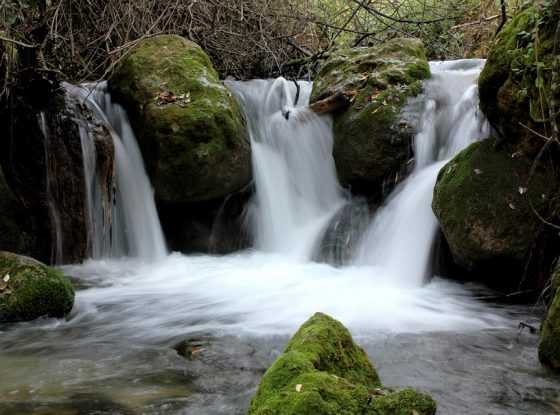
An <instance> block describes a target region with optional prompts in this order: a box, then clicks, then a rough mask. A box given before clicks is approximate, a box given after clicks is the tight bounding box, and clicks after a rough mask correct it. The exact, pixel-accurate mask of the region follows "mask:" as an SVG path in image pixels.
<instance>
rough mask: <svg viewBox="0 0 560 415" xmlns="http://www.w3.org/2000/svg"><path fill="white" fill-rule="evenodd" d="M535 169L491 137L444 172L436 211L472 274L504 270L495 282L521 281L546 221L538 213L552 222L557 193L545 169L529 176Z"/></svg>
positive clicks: (458, 259)
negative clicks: (550, 213)
mask: <svg viewBox="0 0 560 415" xmlns="http://www.w3.org/2000/svg"><path fill="white" fill-rule="evenodd" d="M532 165H533V161H532V160H530V159H527V158H524V157H522V156H520V155H516V154H515V153H514V154H512V148H509V147H496V140H495V139H487V140H483V141H480V142H477V143H474V144H472V145H470V146H469V147H468V148H467V149H465V150H463V151H462V152H461V153H459V154H458V155H457V156H456V157H455V158H453V159H452V160H451V161H450V162H449V163H448V164H447V165H445V166H444V167H443V168H442V169H441V171H440V173H439V176H438V180H437V183H436V186H435V189H434V198H433V203H432V207H433V210H434V212H435V214H436V216H437V218H438V220H439V223H440V225H441V229H442V231H443V234H444V235H445V238H446V240H447V242H448V243H449V247H450V249H451V252H452V255H453V258H454V260H455V262H457V263H458V264H459V265H462V266H463V267H465V268H467V269H468V270H472V271H474V270H476V271H484V270H485V269H493V270H496V271H497V270H501V272H497V273H496V275H494V277H493V278H496V279H498V278H502V277H503V278H506V279H509V282H510V283H511V284H515V283H516V281H518V280H517V279H516V278H517V277H519V276H520V275H521V274H522V271H523V266H522V265H523V264H524V260H525V259H526V257H527V254H528V253H529V251H530V249H531V246H532V244H533V242H534V241H535V238H536V237H537V235H538V233H539V228H540V225H541V223H542V222H541V221H540V220H539V218H538V217H537V214H536V213H535V212H538V213H539V214H540V215H541V216H543V217H545V218H548V216H547V209H548V205H549V201H550V200H551V199H552V197H553V196H554V194H555V191H556V183H555V182H556V180H554V179H553V178H552V175H551V173H550V172H548V171H547V170H546V169H545V168H544V167H542V166H539V167H538V168H536V169H535V171H534V174H533V175H532V177H531V178H530V176H531V174H530V173H531V168H532ZM529 178H530V179H529ZM481 276H482V275H481ZM490 282H491V281H490ZM500 284H501V282H500Z"/></svg>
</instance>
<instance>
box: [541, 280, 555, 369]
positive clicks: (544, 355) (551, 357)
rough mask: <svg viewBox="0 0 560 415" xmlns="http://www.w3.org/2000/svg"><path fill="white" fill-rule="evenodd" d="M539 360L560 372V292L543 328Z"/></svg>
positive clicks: (553, 302) (549, 310)
mask: <svg viewBox="0 0 560 415" xmlns="http://www.w3.org/2000/svg"><path fill="white" fill-rule="evenodd" d="M539 360H540V361H541V363H542V364H543V365H545V366H547V367H550V368H551V369H554V370H557V371H560V293H559V292H558V291H557V292H556V295H555V297H554V300H553V301H552V304H551V305H550V308H549V309H548V313H547V315H546V317H545V319H544V321H543V323H542V326H541V333H540V343H539Z"/></svg>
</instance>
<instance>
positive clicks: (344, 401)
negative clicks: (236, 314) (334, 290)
mask: <svg viewBox="0 0 560 415" xmlns="http://www.w3.org/2000/svg"><path fill="white" fill-rule="evenodd" d="M435 412H436V404H435V402H434V401H433V400H432V399H431V398H430V397H429V396H427V395H423V394H420V393H418V392H415V391H413V390H411V389H405V390H403V391H400V392H392V391H389V390H387V389H383V388H382V385H381V382H380V380H379V376H378V375H377V372H376V370H375V368H374V367H373V366H372V364H371V363H370V361H369V360H368V358H367V355H366V353H365V352H364V350H363V349H362V348H360V347H359V346H357V345H356V344H355V343H354V341H353V340H352V337H351V335H350V333H349V332H348V330H347V329H346V328H345V327H344V326H343V325H342V324H341V323H340V322H338V321H336V320H334V319H332V318H331V317H329V316H327V315H325V314H321V313H317V314H315V315H313V316H312V317H311V318H310V319H309V320H308V321H307V322H306V323H305V324H304V325H303V326H301V327H300V329H299V330H298V332H297V333H296V334H295V335H294V337H293V338H292V339H291V340H290V342H289V343H288V346H287V347H286V350H285V351H284V354H282V355H281V356H280V357H279V358H278V359H277V360H276V362H274V364H273V365H272V366H271V367H270V369H268V371H267V372H266V373H265V375H264V377H263V379H262V381H261V384H260V386H259V388H258V390H257V393H256V395H255V397H254V398H253V400H252V401H251V406H250V408H249V415H296V414H297V415H307V414H309V415H311V414H313V415H357V414H360V415H362V414H371V415H373V414H376V415H405V414H406V415H412V414H415V413H417V414H418V415H428V414H435Z"/></svg>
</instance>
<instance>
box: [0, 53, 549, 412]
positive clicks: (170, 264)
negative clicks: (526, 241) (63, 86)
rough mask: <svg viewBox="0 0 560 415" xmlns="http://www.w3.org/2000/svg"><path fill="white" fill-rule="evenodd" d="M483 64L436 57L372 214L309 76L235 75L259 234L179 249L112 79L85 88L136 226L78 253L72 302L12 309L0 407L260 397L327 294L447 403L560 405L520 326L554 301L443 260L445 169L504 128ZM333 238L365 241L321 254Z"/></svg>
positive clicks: (392, 374) (460, 408) (388, 365)
mask: <svg viewBox="0 0 560 415" xmlns="http://www.w3.org/2000/svg"><path fill="white" fill-rule="evenodd" d="M483 64H484V63H483V62H482V61H456V62H444V63H433V64H432V65H431V66H432V73H433V76H432V79H431V80H429V81H427V82H426V83H425V93H424V95H423V97H422V110H421V116H420V117H419V118H420V121H421V122H420V124H419V125H418V134H417V136H416V138H415V144H414V153H415V160H414V166H413V168H412V169H411V172H410V176H409V177H408V178H407V179H406V180H405V181H404V182H402V183H401V184H400V185H398V186H397V187H396V189H395V190H394V191H393V192H392V194H391V195H390V196H389V197H388V198H387V200H386V202H385V204H384V205H383V206H382V207H381V208H380V209H379V210H378V211H377V212H376V214H375V215H374V216H373V217H371V218H369V217H368V215H367V213H366V214H365V216H366V217H365V218H364V217H363V215H364V209H361V208H360V209H354V208H351V207H353V206H358V205H359V201H356V200H353V199H352V197H351V196H350V194H349V193H348V192H347V191H345V189H343V188H342V187H341V186H340V184H339V183H338V180H337V177H336V170H335V164H334V160H333V157H332V141H333V137H332V128H331V127H332V125H331V124H332V121H331V119H330V118H329V117H326V116H317V115H316V114H313V113H310V112H309V111H308V110H307V109H306V104H307V102H308V100H309V95H310V92H311V88H312V85H311V84H310V83H304V82H300V83H299V84H298V87H296V85H295V84H294V83H293V82H288V81H286V80H284V79H277V80H267V81H263V80H261V81H250V82H242V83H241V82H237V83H229V87H230V88H231V89H232V91H233V92H234V94H235V96H236V97H237V99H238V100H239V101H240V102H241V104H242V106H243V108H244V111H245V114H246V117H247V119H248V128H249V132H250V136H251V144H252V149H253V170H254V177H255V186H256V192H255V195H254V196H253V199H252V200H251V202H250V209H249V216H250V217H249V223H250V227H251V229H250V231H251V235H252V238H253V246H254V248H253V249H251V250H247V251H244V252H239V253H236V254H230V255H226V256H209V255H189V256H185V255H182V254H179V253H173V254H170V255H167V254H166V251H165V244H164V242H163V238H162V236H161V233H160V232H161V229H160V227H159V221H158V220H157V214H155V205H154V202H153V193H152V192H151V189H150V186H149V182H148V179H147V176H146V174H145V170H144V168H143V165H142V164H141V159H140V158H139V153H138V151H137V146H136V143H135V142H134V135H133V133H132V130H131V129H130V128H129V124H128V121H127V120H126V114H125V113H124V112H123V111H122V109H120V108H119V107H118V106H114V105H113V104H112V103H111V101H110V96H108V95H107V94H106V91H105V89H104V87H102V88H101V89H97V90H95V91H94V93H93V94H92V93H91V91H89V92H88V91H87V89H83V90H73V93H74V94H75V95H76V94H77V95H80V94H82V95H83V97H84V99H85V100H86V101H87V102H86V104H88V105H90V106H92V108H93V109H97V111H98V112H99V114H100V115H99V116H100V118H105V121H106V123H107V125H108V127H110V128H111V132H112V134H113V135H114V136H115V137H114V140H115V142H116V145H117V151H118V152H120V154H121V156H122V157H123V158H121V159H120V161H119V157H117V182H118V187H119V189H117V190H118V192H119V194H120V196H118V197H117V199H116V201H115V203H116V205H115V207H114V209H115V210H116V211H119V212H120V213H115V215H116V220H118V218H119V217H120V218H121V219H123V220H121V222H119V223H118V226H120V227H119V228H117V230H118V232H117V233H118V234H122V235H123V238H122V239H124V240H125V241H124V242H122V241H120V240H117V242H115V245H113V244H112V243H111V241H109V242H107V241H106V240H101V241H99V244H98V245H99V246H101V247H105V248H103V249H105V250H107V253H106V255H101V254H99V252H102V251H103V249H99V250H97V251H96V254H95V255H92V256H93V257H97V259H92V260H89V261H86V262H85V263H84V264H80V265H68V266H64V267H62V269H63V271H64V272H65V273H66V274H68V275H70V276H71V277H72V279H73V282H74V284H75V286H76V287H77V296H76V304H75V307H74V309H73V311H72V313H71V315H70V316H69V317H68V319H66V320H53V319H40V320H37V321H33V322H29V323H19V324H12V325H2V326H0V373H1V376H0V414H1V415H4V414H6V415H8V414H9V415H12V414H26V413H34V414H45V415H51V414H52V415H54V414H56V415H58V414H62V415H65V414H69V415H70V414H91V415H93V414H96V415H100V414H138V415H139V414H228V415H229V414H243V413H245V411H246V409H247V407H248V404H249V401H250V398H251V396H252V395H253V394H254V392H255V390H256V387H257V385H258V382H259V380H260V378H261V377H262V374H263V373H264V371H265V370H266V369H267V368H268V367H269V366H270V364H271V363H272V362H273V361H274V359H275V358H277V357H278V355H279V354H280V353H281V352H282V350H283V347H284V346H285V344H286V343H287V341H288V339H289V337H290V336H291V335H292V334H293V333H294V331H295V330H296V329H297V328H298V327H299V325H301V324H302V323H303V322H304V321H305V320H306V319H307V318H309V317H310V316H311V315H312V314H313V313H314V312H317V311H321V312H325V313H328V314H330V315H331V316H333V317H335V318H337V319H339V320H340V321H341V322H342V323H344V324H345V325H346V326H347V327H348V328H349V329H350V331H351V332H352V334H353V335H354V337H355V339H356V341H357V342H358V343H360V345H362V346H363V347H364V348H365V349H366V351H367V352H368V355H369V356H370V357H371V358H372V360H373V361H374V363H375V366H376V367H377V368H378V370H379V372H380V376H381V379H382V381H383V382H384V384H385V385H387V386H390V387H395V388H399V387H405V386H411V387H415V388H418V389H419V390H422V391H424V392H427V393H430V394H431V395H432V396H433V397H434V398H435V399H436V400H437V402H438V413H439V414H449V415H457V414H527V415H529V414H530V415H533V414H557V413H560V399H559V396H560V382H559V381H560V377H558V376H555V375H552V374H550V373H547V371H546V370H545V369H543V368H542V367H541V366H540V365H539V363H538V360H537V357H536V346H537V342H538V336H537V334H534V333H531V332H530V331H529V330H527V329H525V330H521V331H520V330H519V328H518V327H519V323H520V322H525V323H529V324H532V325H538V323H539V321H540V318H541V317H542V312H543V311H542V310H541V309H539V308H536V307H529V306H511V305H509V306H505V305H500V304H496V303H494V302H492V301H491V300H490V298H492V297H493V293H491V292H489V291H488V290H487V289H485V288H482V287H479V286H476V285H469V284H459V283H456V282H452V281H448V280H445V279H443V278H440V277H438V276H433V272H432V270H431V268H430V263H431V261H430V258H431V253H432V247H433V243H434V238H435V235H436V232H437V223H436V221H435V218H434V217H433V213H432V212H431V209H430V204H431V194H432V190H433V185H434V183H435V180H436V177H437V173H438V171H439V169H440V168H441V167H442V166H443V164H444V163H445V160H447V159H449V158H450V157H452V156H453V155H454V154H456V153H457V152H458V151H459V150H461V149H462V148H464V147H465V146H467V145H468V144H469V143H471V142H473V141H475V140H477V139H480V138H483V137H484V136H485V135H486V134H487V133H488V128H489V127H488V125H487V123H486V121H485V120H484V119H483V117H482V116H481V115H480V113H479V111H478V98H477V93H476V85H475V84H476V79H477V76H478V73H479V72H480V69H481V67H482V65H483ZM84 88H85V87H84ZM87 148H88V146H84V149H85V150H84V151H86V150H87ZM117 156H118V154H117ZM127 160H129V161H127ZM90 164H91V163H90ZM119 166H120V168H119ZM85 170H87V171H94V168H93V167H91V168H89V169H85ZM134 172H136V173H134ZM86 174H88V173H86ZM135 189H139V191H138V192H137V193H136V194H135V192H134V191H133V190H135ZM88 203H91V205H92V206H96V204H95V203H94V201H91V200H89V201H88ZM138 207H142V209H139V208H138ZM349 207H350V208H349ZM92 209H93V208H92ZM356 212H358V216H360V217H359V218H355V217H354V216H353V215H355V214H356ZM92 217H94V215H93V214H92ZM92 220H93V219H92ZM364 220H365V223H366V225H364ZM143 223H144V224H146V226H143V225H142V224H143ZM342 223H348V224H353V225H351V226H339V224H342ZM367 223H369V225H368V224H367ZM92 228H95V227H94V226H92ZM133 228H134V229H136V231H133V230H134V229H133ZM333 232H334V233H335V234H336V235H335V237H332V236H333ZM100 233H101V234H102V235H104V236H102V237H106V236H105V235H106V232H100ZM326 239H328V240H329V241H331V242H332V241H334V242H332V243H333V244H334V245H336V246H334V247H331V248H332V251H333V252H341V251H344V250H346V251H348V252H349V255H347V256H346V257H345V258H344V260H341V261H333V262H332V263H324V262H320V261H319V262H317V261H314V259H317V258H319V257H321V255H320V254H321V252H322V251H323V250H324V244H325V242H324V241H325V240H326ZM348 246H351V248H352V249H346V248H348ZM115 247H116V248H118V251H119V252H116V251H115V250H114V249H113V248H115ZM121 251H124V253H126V254H128V257H124V258H116V257H118V256H119V253H121V254H122V252H121ZM99 256H101V258H98V257H99ZM103 256H104V257H105V258H103ZM325 257H326V258H330V257H331V256H329V255H326V256H325ZM327 262H328V261H327ZM178 345H181V346H180V347H179V346H178ZM176 349H180V350H185V349H187V350H189V351H190V352H189V353H187V356H186V357H184V356H182V355H180V354H179V353H178V352H177V350H176Z"/></svg>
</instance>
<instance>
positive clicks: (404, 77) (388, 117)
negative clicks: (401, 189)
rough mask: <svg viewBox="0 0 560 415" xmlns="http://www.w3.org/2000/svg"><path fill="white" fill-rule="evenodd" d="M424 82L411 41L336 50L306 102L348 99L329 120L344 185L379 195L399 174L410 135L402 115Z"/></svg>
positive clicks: (422, 59)
mask: <svg viewBox="0 0 560 415" xmlns="http://www.w3.org/2000/svg"><path fill="white" fill-rule="evenodd" d="M429 76H430V68H429V65H428V61H427V60H426V55H425V52H424V46H423V45H422V43H421V42H420V41H419V40H416V39H394V40H391V41H388V42H386V43H384V44H382V45H380V46H376V47H371V48H353V49H343V50H338V51H335V52H333V53H332V54H331V55H330V56H329V57H328V59H327V60H326V61H325V62H324V64H323V66H322V67H321V69H320V71H319V73H318V75H317V77H316V79H315V81H314V84H313V92H312V96H311V102H312V103H313V102H317V101H320V100H323V99H325V98H327V97H329V96H333V95H335V94H337V93H339V94H340V93H343V94H346V95H347V96H353V100H352V103H351V104H350V106H349V107H348V108H347V109H346V110H343V111H339V112H338V113H336V114H334V149H333V154H334V159H335V162H336V167H337V171H338V175H339V178H340V180H341V182H342V183H343V184H344V185H350V186H351V187H352V190H353V191H354V192H357V193H363V194H366V195H368V196H369V195H372V194H373V195H375V194H379V193H381V187H382V184H383V181H384V180H386V179H389V178H393V177H394V176H395V175H397V174H398V173H399V171H401V170H402V168H403V166H404V164H405V163H406V162H407V161H408V159H409V158H410V141H411V139H412V136H413V134H414V132H415V131H414V128H411V127H413V126H411V125H410V123H409V122H407V120H406V119H405V117H404V114H403V111H402V109H403V107H404V106H405V104H406V103H407V100H408V98H409V97H413V96H415V95H417V94H419V93H420V92H421V91H422V80H423V79H426V78H428V77H429Z"/></svg>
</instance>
